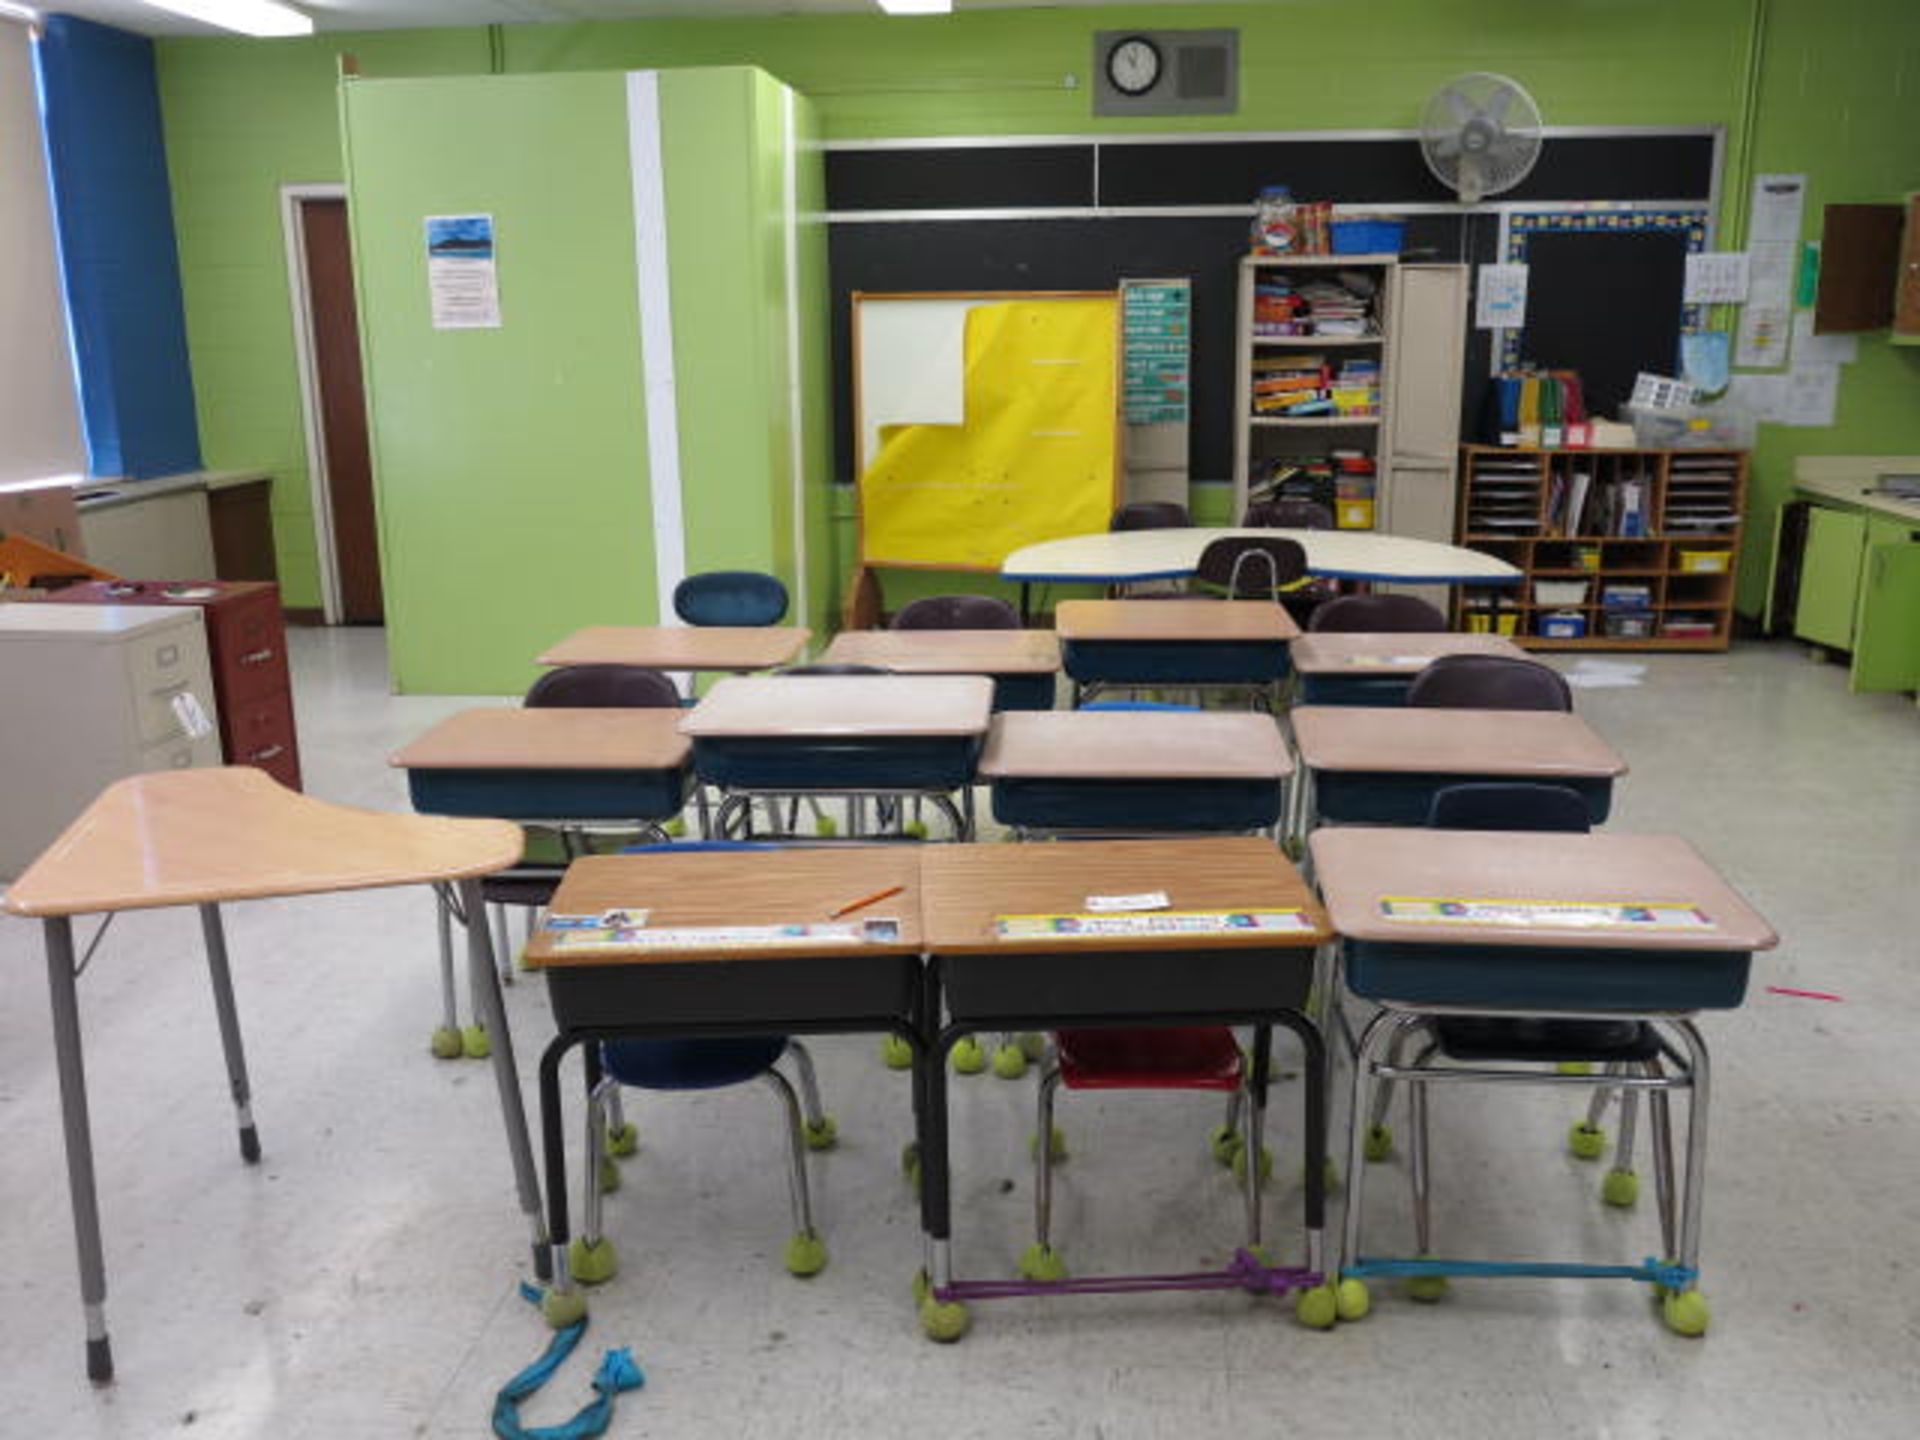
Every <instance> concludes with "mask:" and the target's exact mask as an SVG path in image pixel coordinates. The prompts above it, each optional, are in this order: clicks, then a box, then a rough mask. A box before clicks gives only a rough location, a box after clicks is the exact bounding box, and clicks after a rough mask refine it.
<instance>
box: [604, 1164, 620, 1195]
mask: <svg viewBox="0 0 1920 1440" xmlns="http://www.w3.org/2000/svg"><path fill="white" fill-rule="evenodd" d="M619 1188H620V1167H619V1165H617V1164H616V1163H615V1162H614V1159H613V1157H612V1156H611V1155H602V1156H601V1157H600V1193H601V1194H602V1195H611V1194H612V1193H613V1192H614V1191H616V1190H618V1189H619Z"/></svg>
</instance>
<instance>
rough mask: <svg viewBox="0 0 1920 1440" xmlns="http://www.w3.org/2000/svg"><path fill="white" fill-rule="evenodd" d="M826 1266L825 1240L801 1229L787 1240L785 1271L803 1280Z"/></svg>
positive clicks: (816, 1273)
mask: <svg viewBox="0 0 1920 1440" xmlns="http://www.w3.org/2000/svg"><path fill="white" fill-rule="evenodd" d="M826 1268H827V1242H826V1241H824V1240H822V1239H821V1238H820V1237H819V1236H818V1235H815V1234H813V1233H812V1232H811V1231H808V1230H802V1231H800V1232H799V1233H798V1234H797V1235H795V1236H794V1237H793V1238H792V1239H791V1240H789V1241H787V1273H788V1274H789V1275H796V1276H798V1277H799V1278H800V1279H802V1280H805V1279H806V1278H808V1277H809V1276H812V1275H818V1274H819V1273H820V1272H821V1271H822V1270H824V1269H826Z"/></svg>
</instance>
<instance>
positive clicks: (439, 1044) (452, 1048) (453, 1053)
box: [429, 1025, 462, 1060]
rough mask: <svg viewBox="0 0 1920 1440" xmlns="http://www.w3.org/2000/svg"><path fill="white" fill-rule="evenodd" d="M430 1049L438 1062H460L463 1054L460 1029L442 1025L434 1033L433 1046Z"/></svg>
mask: <svg viewBox="0 0 1920 1440" xmlns="http://www.w3.org/2000/svg"><path fill="white" fill-rule="evenodd" d="M429 1048H430V1049H431V1050H432V1051H433V1058H434V1059H436V1060H458V1059H459V1058H460V1056H461V1054H462V1048H461V1045H460V1031H459V1028H458V1027H456V1026H453V1025H442V1026H441V1027H440V1028H439V1029H437V1030H435V1031H434V1032H433V1044H432V1045H431V1046H430V1047H429Z"/></svg>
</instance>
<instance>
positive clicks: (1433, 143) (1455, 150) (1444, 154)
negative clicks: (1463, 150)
mask: <svg viewBox="0 0 1920 1440" xmlns="http://www.w3.org/2000/svg"><path fill="white" fill-rule="evenodd" d="M1427 152H1428V153H1429V154H1431V155H1432V156H1433V158H1434V159H1436V160H1451V159H1453V157H1454V156H1456V155H1458V154H1459V153H1460V137H1459V136H1458V135H1441V136H1438V137H1436V138H1435V139H1432V140H1429V141H1428V142H1427Z"/></svg>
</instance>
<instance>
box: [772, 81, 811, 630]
mask: <svg viewBox="0 0 1920 1440" xmlns="http://www.w3.org/2000/svg"><path fill="white" fill-rule="evenodd" d="M780 96H781V102H782V106H783V113H784V120H785V131H784V135H785V139H786V156H785V160H786V186H785V196H786V214H785V215H784V216H783V217H782V221H783V225H784V233H785V235H786V238H787V432H788V434H789V436H790V437H791V438H790V439H789V442H788V456H787V465H788V468H789V470H790V471H791V474H792V478H793V595H794V620H795V621H796V622H797V623H798V624H801V625H805V624H808V623H810V622H809V619H808V617H809V616H811V615H812V613H813V612H812V611H811V610H809V609H808V608H807V471H806V456H807V446H806V417H807V405H806V391H805V386H804V385H803V383H802V376H801V371H800V162H799V148H800V147H799V145H798V143H797V141H796V137H795V135H794V133H793V125H794V113H793V91H792V90H791V89H788V88H782V90H781V92H780Z"/></svg>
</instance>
